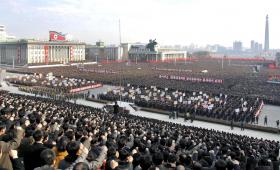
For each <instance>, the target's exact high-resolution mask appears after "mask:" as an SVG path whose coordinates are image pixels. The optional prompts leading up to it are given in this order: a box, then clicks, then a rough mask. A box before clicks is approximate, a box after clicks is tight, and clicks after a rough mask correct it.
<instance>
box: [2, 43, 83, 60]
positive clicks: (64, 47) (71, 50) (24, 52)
mask: <svg viewBox="0 0 280 170" xmlns="http://www.w3.org/2000/svg"><path fill="white" fill-rule="evenodd" d="M0 59H1V64H8V65H11V64H13V63H14V64H15V65H26V64H51V63H70V62H80V61H84V60H85V44H84V43H77V42H53V41H30V40H19V41H13V42H0Z"/></svg>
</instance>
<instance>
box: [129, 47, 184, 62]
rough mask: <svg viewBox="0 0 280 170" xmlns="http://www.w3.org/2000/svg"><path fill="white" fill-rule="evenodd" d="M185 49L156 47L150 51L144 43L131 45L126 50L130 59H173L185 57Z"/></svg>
mask: <svg viewBox="0 0 280 170" xmlns="http://www.w3.org/2000/svg"><path fill="white" fill-rule="evenodd" d="M186 58H187V51H181V50H175V49H165V48H158V49H157V50H155V51H150V50H149V49H147V48H146V46H145V45H134V46H131V48H130V50H129V52H128V59H129V60H130V61H164V60H174V59H186Z"/></svg>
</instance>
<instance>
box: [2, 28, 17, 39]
mask: <svg viewBox="0 0 280 170" xmlns="http://www.w3.org/2000/svg"><path fill="white" fill-rule="evenodd" d="M15 38H16V37H15V36H10V35H8V34H7V33H6V28H5V26H4V25H0V42H1V41H9V40H14V39H15Z"/></svg>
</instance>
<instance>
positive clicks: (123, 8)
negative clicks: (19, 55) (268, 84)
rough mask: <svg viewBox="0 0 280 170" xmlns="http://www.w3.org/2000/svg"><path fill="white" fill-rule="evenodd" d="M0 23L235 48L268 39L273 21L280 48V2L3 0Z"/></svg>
mask: <svg viewBox="0 0 280 170" xmlns="http://www.w3.org/2000/svg"><path fill="white" fill-rule="evenodd" d="M0 4H1V5H0V24H3V25H6V27H7V31H8V33H9V34H11V35H15V36H17V37H20V38H40V39H47V38H48V31H49V30H57V31H61V32H64V33H69V34H71V35H73V38H74V39H78V40H81V41H85V42H88V43H94V42H95V41H97V40H102V41H104V42H105V43H106V44H115V43H118V42H119V34H118V32H119V31H118V27H119V26H118V20H119V19H120V20H121V28H122V41H123V42H147V41H148V39H150V38H157V40H158V42H159V43H160V44H165V45H167V44H170V45H175V44H181V45H188V44H190V43H195V44H199V45H205V44H216V43H219V44H222V45H226V46H232V42H233V41H234V40H241V41H242V42H243V44H244V46H247V47H249V45H250V41H251V40H256V41H259V42H260V43H263V41H264V29H265V16H266V14H269V19H270V46H271V48H279V47H280V46H279V40H278V37H280V23H279V17H280V10H279V5H280V1H279V0H137V1H136V0H0Z"/></svg>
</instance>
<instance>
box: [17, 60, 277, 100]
mask: <svg viewBox="0 0 280 170" xmlns="http://www.w3.org/2000/svg"><path fill="white" fill-rule="evenodd" d="M257 64H261V63H258V62H253V61H250V62H249V61H225V62H224V64H223V68H222V67H221V65H222V64H221V61H219V60H207V61H196V62H195V61H193V62H191V63H189V62H188V63H185V62H181V63H179V62H178V63H137V64H136V63H129V64H127V63H111V64H103V65H97V64H96V65H85V66H84V68H85V69H88V70H90V69H104V70H106V69H112V70H114V71H116V74H106V75H105V74H103V73H89V72H86V71H82V70H81V69H79V68H76V67H74V66H73V67H63V68H59V67H54V68H52V71H53V72H54V73H55V74H56V75H63V76H65V77H75V78H83V79H87V80H95V81H98V82H101V83H103V84H112V85H120V83H121V84H128V83H129V84H132V85H135V86H137V85H138V86H157V87H161V88H166V87H167V88H170V89H171V88H172V89H178V90H188V91H197V92H199V91H205V92H208V93H213V94H220V93H224V94H229V95H234V96H241V97H243V96H246V97H259V98H260V99H263V100H264V101H265V103H270V104H275V105H280V94H279V93H278V92H279V90H280V86H279V84H271V83H267V80H268V78H269V76H271V75H280V71H279V70H276V69H275V70H270V69H268V68H265V67H261V68H260V70H259V72H255V71H253V68H254V67H253V66H254V65H257ZM176 70H178V71H176ZM181 70H188V72H185V71H181ZM205 70H207V71H206V72H203V71H205ZM18 71H20V72H32V73H44V74H46V73H48V72H49V68H36V69H35V68H34V69H20V70H18ZM160 74H164V75H177V76H189V77H198V78H212V79H221V80H223V83H219V84H215V83H204V82H200V83H199V82H186V81H178V80H165V79H160V78H159V75H160Z"/></svg>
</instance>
